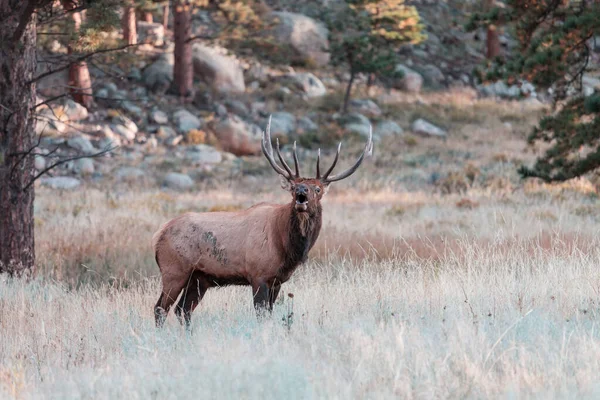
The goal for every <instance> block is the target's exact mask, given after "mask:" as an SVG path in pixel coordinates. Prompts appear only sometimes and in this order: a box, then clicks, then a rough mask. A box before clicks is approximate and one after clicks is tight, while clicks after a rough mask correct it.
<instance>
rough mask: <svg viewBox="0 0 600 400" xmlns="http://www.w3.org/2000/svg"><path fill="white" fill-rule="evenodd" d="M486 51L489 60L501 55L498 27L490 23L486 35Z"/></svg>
mask: <svg viewBox="0 0 600 400" xmlns="http://www.w3.org/2000/svg"><path fill="white" fill-rule="evenodd" d="M485 41H486V52H485V56H486V57H487V59H488V60H493V59H494V58H496V57H498V56H499V55H500V37H499V35H498V27H497V26H496V25H493V24H492V25H489V26H488V28H487V35H486V39H485Z"/></svg>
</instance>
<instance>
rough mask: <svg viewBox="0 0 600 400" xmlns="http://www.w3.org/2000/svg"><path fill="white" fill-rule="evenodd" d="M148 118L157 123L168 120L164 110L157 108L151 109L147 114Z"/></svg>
mask: <svg viewBox="0 0 600 400" xmlns="http://www.w3.org/2000/svg"><path fill="white" fill-rule="evenodd" d="M149 117H150V120H151V121H152V122H156V123H157V124H159V125H164V124H166V123H168V122H169V116H168V115H167V113H166V112H164V111H162V110H159V109H157V108H154V109H152V111H150V114H149Z"/></svg>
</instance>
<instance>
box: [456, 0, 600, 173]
mask: <svg viewBox="0 0 600 400" xmlns="http://www.w3.org/2000/svg"><path fill="white" fill-rule="evenodd" d="M496 23H501V24H506V25H509V26H511V27H512V29H514V32H515V33H516V38H517V40H518V42H519V44H520V47H519V51H518V53H517V54H514V55H512V56H511V57H507V58H506V59H505V60H501V61H499V62H496V63H493V64H490V65H489V66H488V68H486V69H485V70H483V71H478V75H479V77H480V79H481V80H483V81H489V80H498V79H504V80H507V81H508V82H509V83H512V82H515V81H516V80H518V79H526V80H528V81H530V82H532V83H534V84H535V85H537V86H538V87H540V88H544V89H551V90H552V94H553V101H554V107H553V110H552V112H551V113H550V114H549V115H546V116H545V117H543V118H542V119H541V120H540V122H539V124H538V126H537V127H536V128H535V129H534V130H533V132H532V133H531V134H530V135H529V137H528V142H529V143H530V144H532V145H533V144H535V143H538V142H542V143H546V144H548V145H549V148H548V149H547V150H546V152H545V154H544V155H543V156H541V157H540V158H538V160H537V161H536V163H535V165H533V167H526V166H523V167H521V168H520V170H519V172H520V174H521V175H522V176H523V177H537V178H541V179H543V180H544V181H547V182H552V181H565V180H568V179H571V178H575V177H578V176H581V175H584V174H586V173H588V172H590V171H593V170H595V169H597V168H598V167H600V133H599V132H600V93H598V92H595V93H593V94H591V95H589V96H588V97H585V95H584V93H583V85H582V78H583V75H584V73H585V72H586V71H589V70H590V69H591V68H593V66H591V65H590V53H591V50H590V48H589V43H590V39H591V38H593V37H594V35H598V34H599V33H600V4H599V2H598V1H565V0H536V1H523V0H507V1H506V7H505V8H502V9H500V8H495V9H494V10H492V11H490V12H489V13H486V14H476V15H474V16H473V18H472V20H471V21H470V23H469V24H468V26H467V29H475V28H476V27H478V26H482V25H489V24H496Z"/></svg>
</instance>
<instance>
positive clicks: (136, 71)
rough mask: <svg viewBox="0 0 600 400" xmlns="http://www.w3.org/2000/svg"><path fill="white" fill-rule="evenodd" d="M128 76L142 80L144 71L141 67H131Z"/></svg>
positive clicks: (133, 79) (134, 79)
mask: <svg viewBox="0 0 600 400" xmlns="http://www.w3.org/2000/svg"><path fill="white" fill-rule="evenodd" d="M127 78H128V79H130V80H132V81H141V80H142V71H140V69H139V68H136V67H131V69H130V70H129V73H128V74H127Z"/></svg>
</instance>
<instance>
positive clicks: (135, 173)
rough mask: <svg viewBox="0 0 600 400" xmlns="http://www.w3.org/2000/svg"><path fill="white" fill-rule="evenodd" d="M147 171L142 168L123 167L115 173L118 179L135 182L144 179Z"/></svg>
mask: <svg viewBox="0 0 600 400" xmlns="http://www.w3.org/2000/svg"><path fill="white" fill-rule="evenodd" d="M145 176H146V173H145V172H144V170H143V169H141V168H135V167H121V168H119V169H118V170H117V172H116V173H115V178H117V180H118V181H122V182H129V183H133V182H135V181H139V180H142V179H144V177H145Z"/></svg>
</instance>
